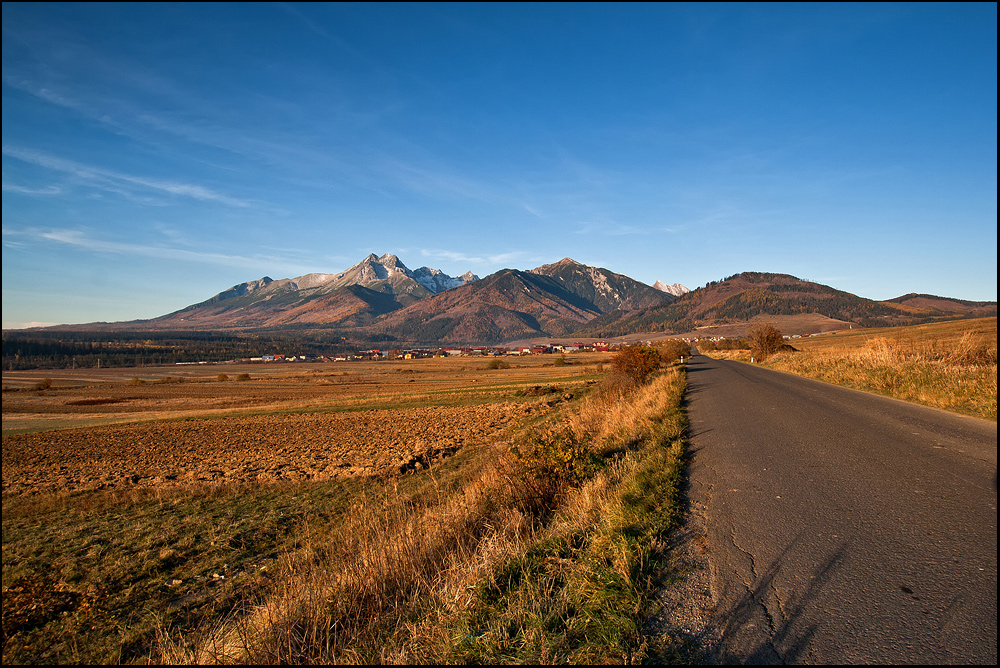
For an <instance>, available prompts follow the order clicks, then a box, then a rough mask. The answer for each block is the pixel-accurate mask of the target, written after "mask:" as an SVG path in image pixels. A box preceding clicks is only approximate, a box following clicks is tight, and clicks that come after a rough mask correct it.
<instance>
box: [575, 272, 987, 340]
mask: <svg viewBox="0 0 1000 668" xmlns="http://www.w3.org/2000/svg"><path fill="white" fill-rule="evenodd" d="M908 297H911V296H910V295H908V296H906V297H903V298H900V299H901V300H903V301H902V302H900V303H889V302H878V301H874V300H871V299H865V298H864V297H858V296H857V295H853V294H851V293H849V292H844V291H842V290H836V289H834V288H831V287H829V286H826V285H821V284H819V283H812V282H809V281H803V280H801V279H799V278H796V277H794V276H790V275H788V274H771V273H762V272H743V273H741V274H736V275H734V276H730V277H728V278H726V279H724V280H722V281H713V282H711V283H709V284H708V285H706V286H705V287H703V288H699V289H697V290H694V291H692V292H688V293H686V294H684V295H682V296H681V297H679V298H678V299H676V300H674V301H672V302H670V303H668V304H662V305H658V306H653V307H650V308H647V309H644V310H642V311H641V312H638V313H632V314H620V313H609V314H606V315H602V316H601V317H599V318H595V319H594V320H593V321H591V322H590V323H588V324H587V326H586V327H584V328H582V329H581V330H580V334H587V335H591V336H598V337H610V336H625V335H628V334H633V333H639V332H673V333H680V332H692V331H696V330H698V329H700V328H706V327H718V326H722V325H731V324H737V323H747V322H749V321H751V320H753V319H760V318H761V317H766V316H796V315H803V316H804V315H806V314H809V315H811V318H810V322H813V323H815V321H816V317H817V316H822V317H825V318H828V319H830V320H833V321H837V322H838V323H852V324H855V325H859V326H866V327H874V326H887V325H894V324H906V323H913V322H916V321H917V320H925V319H929V318H934V317H956V316H958V317H973V316H977V317H978V316H979V315H991V313H989V309H990V306H989V304H981V303H977V302H967V303H966V304H964V305H963V304H961V303H957V302H955V301H954V300H946V299H944V298H929V300H933V303H934V304H935V305H936V307H937V308H936V309H934V310H931V309H929V308H918V305H916V304H911V303H909V302H907V298H908ZM925 301H928V300H925ZM894 302H895V300H894ZM922 303H923V302H922ZM971 304H976V307H975V308H972V307H970V306H969V305H971ZM995 314H996V304H995V303H993V304H992V315H995Z"/></svg>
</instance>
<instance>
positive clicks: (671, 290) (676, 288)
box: [653, 281, 691, 297]
mask: <svg viewBox="0 0 1000 668" xmlns="http://www.w3.org/2000/svg"><path fill="white" fill-rule="evenodd" d="M653 287H654V288H656V289H657V290H659V291H660V292H666V293H667V294H668V295H673V296H674V297H680V296H681V295H683V294H686V293H688V292H691V290H689V289H688V288H686V287H684V286H683V285H681V284H680V283H674V284H673V285H667V284H666V283H664V282H663V281H657V282H656V283H653Z"/></svg>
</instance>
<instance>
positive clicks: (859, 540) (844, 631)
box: [688, 355, 997, 665]
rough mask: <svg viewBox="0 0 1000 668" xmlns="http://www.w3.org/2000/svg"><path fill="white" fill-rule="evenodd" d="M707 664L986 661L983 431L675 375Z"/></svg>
mask: <svg viewBox="0 0 1000 668" xmlns="http://www.w3.org/2000/svg"><path fill="white" fill-rule="evenodd" d="M688 372H689V376H688V379H689V397H688V401H689V404H688V415H689V419H690V425H691V433H692V440H691V443H692V452H693V457H692V466H691V482H692V485H691V494H692V500H693V502H694V505H695V506H696V507H698V508H700V511H701V512H703V513H704V519H705V522H706V524H707V527H708V540H709V547H708V549H709V555H710V564H711V577H712V590H713V594H714V596H715V599H716V602H717V606H716V615H717V622H716V623H717V624H718V625H719V627H720V632H721V636H722V639H721V642H720V643H719V645H718V647H717V649H716V655H715V657H714V659H715V660H716V661H717V662H720V663H768V664H773V663H851V664H856V663H931V664H938V663H982V664H987V665H994V664H996V660H997V478H996V474H997V425H996V423H995V422H987V421H984V420H977V419H974V418H967V417H962V416H957V415H953V414H950V413H946V412H944V411H939V410H935V409H930V408H924V407H921V406H916V405H913V404H908V403H905V402H901V401H895V400H892V399H885V398H882V397H878V396H874V395H871V394H867V393H863V392H856V391H853V390H847V389H843V388H839V387H835V386H831V385H827V384H825V383H819V382H816V381H811V380H807V379H804V378H799V377H796V376H792V375H789V374H783V373H779V372H776V371H770V370H767V369H761V368H759V367H756V366H752V365H749V364H741V363H738V362H724V361H718V360H712V359H709V358H708V357H705V356H703V355H696V356H695V357H694V358H693V359H692V360H691V363H690V364H689V366H688Z"/></svg>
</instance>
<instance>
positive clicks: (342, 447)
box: [3, 403, 534, 494]
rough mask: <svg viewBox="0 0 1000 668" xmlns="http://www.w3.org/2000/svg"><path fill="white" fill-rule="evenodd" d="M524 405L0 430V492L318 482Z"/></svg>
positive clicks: (493, 432)
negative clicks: (3, 433)
mask: <svg viewBox="0 0 1000 668" xmlns="http://www.w3.org/2000/svg"><path fill="white" fill-rule="evenodd" d="M533 409H534V408H533V407H532V406H531V405H530V404H516V403H496V404H487V405H477V406H450V407H444V406H432V407H421V408H409V409H393V410H365V411H355V412H343V413H312V414H308V413H307V414H293V415H271V416H245V417H230V418H226V419H200V420H187V421H169V422H147V423H138V424H127V425H109V426H103V427H92V428H81V429H65V430H60V431H52V432H42V433H37V434H15V435H6V436H4V437H3V493H4V494H8V493H13V494H26V493H27V494H31V493H51V492H66V491H78V490H95V489H108V488H120V487H129V486H156V485H185V484H192V483H204V482H220V483H253V482H268V481H279V480H325V479H330V478H336V477H343V476H357V475H373V474H393V473H400V472H405V471H408V470H413V469H420V468H424V467H427V466H430V465H431V464H432V463H433V462H434V461H435V460H436V459H438V458H441V457H445V456H447V455H449V454H452V453H454V452H457V451H458V450H459V449H460V448H462V447H464V446H465V445H467V444H470V443H478V442H489V441H490V440H496V439H500V438H503V433H504V431H505V430H506V427H507V425H509V424H511V423H513V422H517V421H519V420H520V419H521V418H522V417H523V416H524V415H526V414H527V413H529V412H531V411H532V410H533Z"/></svg>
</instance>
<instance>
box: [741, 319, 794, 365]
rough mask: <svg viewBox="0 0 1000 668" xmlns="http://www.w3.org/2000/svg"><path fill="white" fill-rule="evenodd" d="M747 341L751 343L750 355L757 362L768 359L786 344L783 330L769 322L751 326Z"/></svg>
mask: <svg viewBox="0 0 1000 668" xmlns="http://www.w3.org/2000/svg"><path fill="white" fill-rule="evenodd" d="M747 341H749V343H750V354H751V355H752V356H753V357H754V358H755V359H756V360H757V361H761V360H765V359H767V358H768V357H770V356H771V355H773V354H774V353H776V352H778V351H779V350H781V347H782V346H783V345H784V344H785V339H784V337H783V336H782V335H781V330H780V329H778V328H777V327H775V326H774V325H773V324H771V323H769V322H766V323H755V324H753V325H750V328H749V329H748V330H747Z"/></svg>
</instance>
